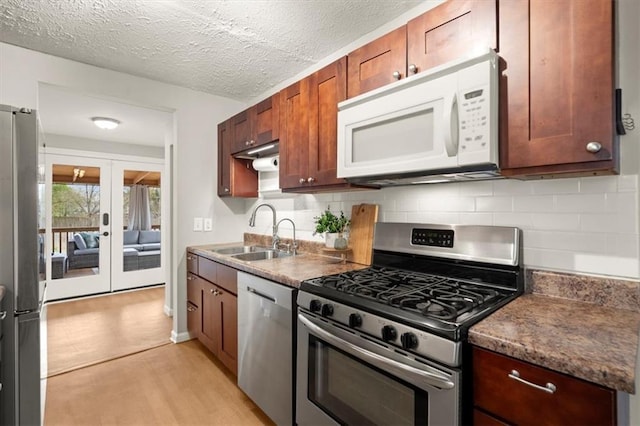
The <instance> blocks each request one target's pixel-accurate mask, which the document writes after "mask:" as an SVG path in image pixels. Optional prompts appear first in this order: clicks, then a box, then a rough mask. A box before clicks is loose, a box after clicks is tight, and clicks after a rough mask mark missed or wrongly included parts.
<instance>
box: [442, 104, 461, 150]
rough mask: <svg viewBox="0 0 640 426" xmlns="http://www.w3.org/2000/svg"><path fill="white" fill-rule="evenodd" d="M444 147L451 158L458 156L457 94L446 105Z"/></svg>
mask: <svg viewBox="0 0 640 426" xmlns="http://www.w3.org/2000/svg"><path fill="white" fill-rule="evenodd" d="M443 123H444V147H445V149H446V151H447V155H448V156H449V157H455V156H456V155H457V154H458V98H457V95H456V92H453V94H452V95H451V97H449V98H447V99H446V100H445V104H444V120H443Z"/></svg>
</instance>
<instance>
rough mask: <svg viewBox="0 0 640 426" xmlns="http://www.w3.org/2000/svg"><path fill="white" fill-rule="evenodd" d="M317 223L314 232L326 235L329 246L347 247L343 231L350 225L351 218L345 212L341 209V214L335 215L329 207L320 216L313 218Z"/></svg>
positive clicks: (326, 243) (326, 242)
mask: <svg viewBox="0 0 640 426" xmlns="http://www.w3.org/2000/svg"><path fill="white" fill-rule="evenodd" d="M313 219H314V221H315V224H316V229H315V231H314V232H313V235H315V234H324V235H325V245H326V246H327V247H328V248H336V249H341V250H343V249H346V248H347V240H346V238H344V236H343V233H344V232H345V231H346V229H347V227H348V226H349V219H347V218H346V217H345V216H344V213H343V212H342V211H340V215H335V214H333V212H332V211H331V210H330V209H329V207H327V209H326V210H325V211H324V212H322V214H321V215H320V216H316V217H314V218H313Z"/></svg>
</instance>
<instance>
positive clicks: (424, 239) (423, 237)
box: [411, 228, 453, 247]
mask: <svg viewBox="0 0 640 426" xmlns="http://www.w3.org/2000/svg"><path fill="white" fill-rule="evenodd" d="M411 244H413V245H418V246H432V247H453V230H450V229H420V228H413V230H412V231H411Z"/></svg>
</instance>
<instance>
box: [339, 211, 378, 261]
mask: <svg viewBox="0 0 640 426" xmlns="http://www.w3.org/2000/svg"><path fill="white" fill-rule="evenodd" d="M377 221H378V205H377V204H359V205H355V206H353V207H352V208H351V226H350V227H349V228H350V231H349V248H351V253H350V254H349V256H348V257H347V259H348V260H349V261H351V262H355V263H360V264H362V265H371V260H372V257H373V227H374V225H375V223H376V222H377Z"/></svg>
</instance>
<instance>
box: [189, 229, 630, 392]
mask: <svg viewBox="0 0 640 426" xmlns="http://www.w3.org/2000/svg"><path fill="white" fill-rule="evenodd" d="M254 243H255V242H254ZM242 244H243V243H241V242H236V243H228V244H212V245H201V246H193V247H189V248H188V250H190V251H191V252H193V253H195V254H197V255H199V256H203V257H206V258H208V259H211V260H214V261H216V262H219V263H222V264H225V265H228V266H231V267H233V268H235V269H238V270H241V271H245V272H248V273H251V274H254V275H258V276H260V277H263V278H266V279H270V280H272V281H276V282H279V283H281V284H285V285H288V286H290V287H295V288H297V287H299V286H300V282H301V281H303V280H306V279H309V278H315V277H319V276H323V275H331V274H337V273H341V272H347V271H351V270H355V269H362V268H366V266H364V265H359V264H355V263H350V262H345V263H343V262H341V261H340V260H339V259H336V258H334V257H328V256H323V255H320V254H317V253H306V252H305V253H302V254H301V255H298V256H291V257H283V258H276V259H271V260H260V261H252V262H247V261H241V260H237V259H235V258H233V257H231V256H228V255H221V254H217V253H215V252H213V251H212V250H213V249H217V248H224V247H232V246H238V245H242ZM527 282H528V284H527V285H528V289H527V294H525V295H523V296H521V297H519V298H517V299H516V300H514V301H512V302H511V303H509V304H508V305H506V306H504V307H503V308H501V309H499V310H498V311H496V312H494V313H493V314H492V315H490V316H489V317H487V318H485V319H484V320H482V321H480V322H479V323H477V324H475V325H474V326H473V327H471V328H470V330H469V342H470V343H472V344H474V345H476V346H479V347H482V348H485V349H489V350H493V351H495V352H498V353H502V354H504V355H508V356H511V357H514V358H516V359H520V360H523V361H527V362H530V363H532V364H535V365H539V366H542V367H546V368H549V369H551V370H555V371H559V372H561V373H566V374H569V375H571V376H574V377H578V378H581V379H584V380H587V381H590V382H593V383H596V384H599V385H602V386H605V387H608V388H611V389H615V390H619V391H623V392H628V393H635V381H636V377H635V364H636V359H637V353H638V337H639V333H640V283H637V282H629V281H618V280H611V279H598V278H593V277H586V278H585V277H582V276H579V275H572V274H559V273H552V272H547V271H529V273H528V276H527ZM620 306H623V307H624V309H620Z"/></svg>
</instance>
